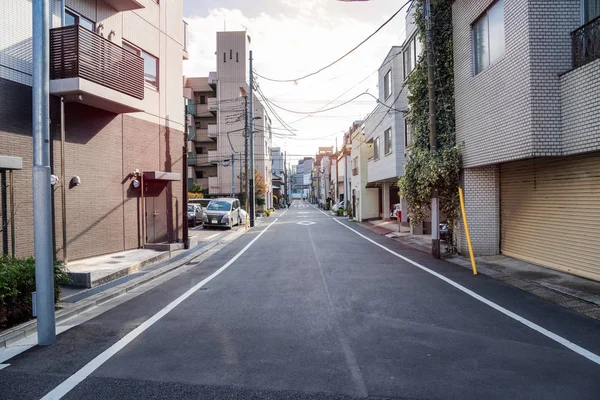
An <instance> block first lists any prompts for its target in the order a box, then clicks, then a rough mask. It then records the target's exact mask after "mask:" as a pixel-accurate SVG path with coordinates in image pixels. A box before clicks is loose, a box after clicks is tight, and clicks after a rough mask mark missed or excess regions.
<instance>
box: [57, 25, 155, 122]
mask: <svg viewBox="0 0 600 400" xmlns="http://www.w3.org/2000/svg"><path fill="white" fill-rule="evenodd" d="M50 93H51V94H53V95H56V96H65V97H66V98H67V101H68V100H69V99H76V100H77V101H79V102H81V103H84V104H87V105H89V106H92V107H96V108H101V109H103V110H107V111H110V112H114V113H118V114H120V113H128V112H136V111H143V107H142V103H143V101H142V100H143V99H144V61H143V59H142V58H141V57H139V56H137V55H135V54H132V53H130V52H128V51H127V50H125V49H123V48H122V47H120V46H117V45H116V44H114V43H113V42H111V41H109V40H106V39H104V38H103V37H102V36H100V35H97V34H95V33H94V32H91V31H89V30H87V29H85V28H83V27H81V26H79V25H72V26H65V27H62V28H55V29H51V30H50Z"/></svg>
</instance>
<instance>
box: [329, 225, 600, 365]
mask: <svg viewBox="0 0 600 400" xmlns="http://www.w3.org/2000/svg"><path fill="white" fill-rule="evenodd" d="M334 221H335V222H337V223H338V224H340V225H342V226H343V227H344V228H346V229H349V230H351V231H352V232H354V233H356V234H357V235H358V236H360V237H362V238H363V239H366V240H368V241H369V242H371V243H373V244H374V245H376V246H379V247H381V248H382V249H383V250H385V251H387V252H388V253H390V254H393V255H395V256H396V257H398V258H401V259H403V260H404V261H406V262H407V263H409V264H412V265H414V266H415V267H417V268H420V269H422V270H423V271H425V272H427V273H429V274H431V275H433V276H435V277H436V278H439V279H441V280H443V281H444V282H446V283H448V284H450V285H452V286H454V287H455V288H457V289H458V290H460V291H461V292H464V293H466V294H468V295H469V296H471V297H473V298H474V299H477V300H479V301H481V302H482V303H484V304H486V305H488V306H490V307H492V308H493V309H495V310H496V311H500V312H501V313H502V314H504V315H506V316H507V317H510V318H512V319H514V320H515V321H518V322H520V323H522V324H523V325H525V326H528V327H529V328H531V329H533V330H534V331H537V332H539V333H541V334H542V335H544V336H546V337H547V338H549V339H552V340H554V341H555V342H557V343H559V344H561V345H563V346H565V347H566V348H568V349H569V350H572V351H574V352H575V353H577V354H579V355H581V356H583V357H585V358H587V359H588V360H590V361H592V362H594V363H596V364H598V365H600V356H598V355H597V354H594V353H592V352H591V351H589V350H586V349H584V348H583V347H581V346H578V345H576V344H575V343H573V342H570V341H569V340H567V339H565V338H563V337H562V336H559V335H557V334H556V333H554V332H551V331H549V330H547V329H546V328H543V327H541V326H539V325H538V324H536V323H534V322H531V321H530V320H528V319H526V318H523V317H521V316H520V315H518V314H515V313H514V312H512V311H510V310H507V309H506V308H504V307H502V306H500V305H498V304H496V303H494V302H493V301H491V300H488V299H486V298H485V297H483V296H480V295H478V294H477V293H475V292H473V291H472V290H470V289H467V288H466V287H464V286H462V285H460V284H458V283H456V282H454V281H453V280H452V279H448V278H446V277H445V276H444V275H441V274H439V273H437V272H435V271H433V270H431V269H429V268H427V267H424V266H422V265H421V264H419V263H417V262H415V261H413V260H411V259H410V258H406V257H404V256H402V255H400V254H398V253H396V252H395V251H393V250H390V249H388V248H387V247H385V246H383V245H381V244H379V243H377V242H376V241H374V240H371V239H369V238H368V237H366V236H365V235H363V234H362V233H360V232H358V231H356V230H354V229H352V228H350V227H349V226H347V225H346V224H343V223H341V222H340V221H338V220H337V219H334Z"/></svg>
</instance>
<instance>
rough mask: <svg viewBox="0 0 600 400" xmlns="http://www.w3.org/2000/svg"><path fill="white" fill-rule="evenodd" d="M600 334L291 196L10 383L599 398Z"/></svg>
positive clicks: (254, 392) (4, 376) (121, 390)
mask: <svg viewBox="0 0 600 400" xmlns="http://www.w3.org/2000/svg"><path fill="white" fill-rule="evenodd" d="M513 313H514V314H513ZM598 332H600V321H597V320H593V319H590V318H586V317H583V316H581V315H578V314H575V313H573V312H571V311H568V310H566V309H564V308H561V307H560V306H557V305H554V304H551V303H548V302H545V301H543V300H541V299H538V298H536V297H535V296H533V295H531V294H529V293H526V292H523V291H520V290H519V289H516V288H513V287H509V286H506V285H504V284H502V283H500V282H498V281H494V280H492V279H490V278H488V277H486V276H482V275H478V276H473V275H472V274H471V272H470V271H468V270H466V269H464V268H462V267H459V266H456V265H453V264H449V263H447V262H445V261H439V260H434V259H433V258H431V257H430V256H429V255H427V254H424V253H421V252H419V251H417V250H414V249H411V248H408V247H405V246H403V245H401V244H399V243H398V242H395V241H393V240H391V239H389V238H386V237H384V236H378V235H376V234H374V233H372V232H369V231H367V230H366V229H363V228H361V227H360V226H358V225H357V224H353V223H350V222H348V220H347V219H345V218H335V217H332V216H331V215H329V214H326V213H325V212H323V211H321V210H318V209H315V208H314V207H313V206H312V205H310V204H308V203H305V202H301V201H295V202H294V203H293V205H292V207H291V208H290V209H289V210H287V211H284V210H281V211H278V212H276V213H274V214H273V215H272V216H271V217H270V218H264V219H263V221H262V223H261V224H260V226H258V227H257V228H255V229H253V230H251V231H249V232H248V233H247V234H245V235H242V236H241V237H240V238H239V239H237V240H235V241H233V242H232V243H231V244H229V245H228V246H227V247H225V248H224V249H223V250H221V251H220V252H218V253H216V254H215V255H213V256H212V257H210V258H209V259H208V260H206V261H204V262H202V263H201V264H198V265H197V267H195V268H192V269H189V270H186V271H185V272H183V273H181V274H179V275H178V276H176V277H174V278H173V279H171V280H169V281H167V282H165V283H163V284H162V285H160V286H157V287H155V288H153V289H152V290H150V291H148V292H146V293H144V294H143V295H140V296H139V297H136V298H134V299H132V300H131V301H129V302H127V303H124V304H121V305H120V306H118V307H115V308H113V309H112V310H110V311H108V312H106V313H104V314H102V315H99V316H98V317H96V318H94V319H92V320H90V321H88V322H85V323H83V324H81V325H79V326H76V327H74V328H72V329H70V330H68V331H67V332H65V333H63V334H61V335H59V337H58V339H57V344H55V345H53V346H49V347H44V348H42V347H35V348H33V349H31V350H29V351H26V352H24V353H23V354H21V355H18V356H16V357H15V358H13V359H11V360H9V361H7V362H6V363H7V364H10V365H9V366H8V367H6V368H5V369H3V370H1V371H0V397H1V398H2V399H39V398H44V396H46V395H48V397H46V398H61V397H62V398H65V399H89V398H94V399H132V398H135V399H147V398H153V399H175V398H179V399H190V398H193V399H222V398H227V399H251V398H256V399H263V398H264V399H280V398H286V399H353V398H374V399H382V398H392V399H400V398H411V399H412V398H423V399H439V398H461V399H507V398H510V399H541V398H543V399H567V398H568V399H598V398H599V397H600V381H599V380H598V377H599V376H600V365H599V363H600V358H599V357H598V354H600V340H598V338H599V334H598Z"/></svg>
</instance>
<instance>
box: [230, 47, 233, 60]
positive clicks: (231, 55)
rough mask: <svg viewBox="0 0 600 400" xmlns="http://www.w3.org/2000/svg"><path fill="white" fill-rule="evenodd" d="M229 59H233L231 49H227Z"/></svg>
mask: <svg viewBox="0 0 600 400" xmlns="http://www.w3.org/2000/svg"><path fill="white" fill-rule="evenodd" d="M229 59H230V60H232V59H233V50H232V49H229Z"/></svg>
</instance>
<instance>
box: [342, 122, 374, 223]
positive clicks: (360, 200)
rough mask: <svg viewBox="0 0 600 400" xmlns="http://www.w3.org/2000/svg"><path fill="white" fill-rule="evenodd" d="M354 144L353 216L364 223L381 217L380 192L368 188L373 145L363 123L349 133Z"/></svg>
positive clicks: (352, 161)
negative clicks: (368, 172) (367, 136)
mask: <svg viewBox="0 0 600 400" xmlns="http://www.w3.org/2000/svg"><path fill="white" fill-rule="evenodd" d="M348 134H349V136H350V140H351V143H352V150H351V152H350V168H351V173H352V179H351V187H350V190H351V198H350V201H351V202H352V210H353V216H354V218H355V219H356V220H358V221H359V222H360V221H364V220H368V219H377V218H378V217H379V190H378V189H376V188H367V166H368V160H369V158H371V157H372V155H373V144H372V143H368V142H367V140H366V138H365V134H364V125H363V123H362V121H357V122H355V123H354V125H353V126H352V127H351V128H350V131H349V132H348Z"/></svg>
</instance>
